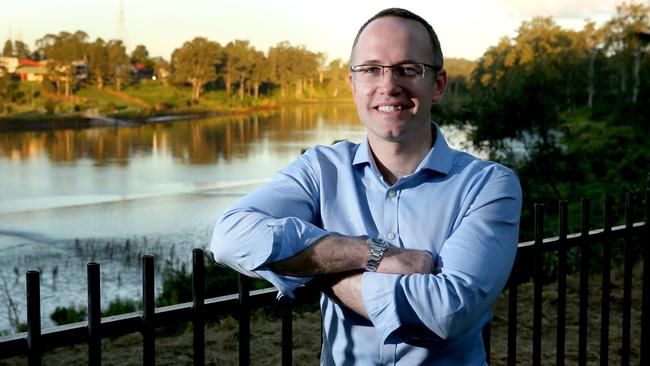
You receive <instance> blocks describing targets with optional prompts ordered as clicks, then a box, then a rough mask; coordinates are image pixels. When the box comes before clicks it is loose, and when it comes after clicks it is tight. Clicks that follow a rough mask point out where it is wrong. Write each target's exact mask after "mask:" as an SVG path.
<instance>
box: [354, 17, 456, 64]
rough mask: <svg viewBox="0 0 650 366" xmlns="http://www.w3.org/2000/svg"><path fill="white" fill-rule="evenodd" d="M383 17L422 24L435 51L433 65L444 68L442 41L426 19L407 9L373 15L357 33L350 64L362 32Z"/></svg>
mask: <svg viewBox="0 0 650 366" xmlns="http://www.w3.org/2000/svg"><path fill="white" fill-rule="evenodd" d="M383 17H398V18H404V19H411V20H415V21H416V22H418V23H420V24H422V25H423V26H424V28H425V29H426V30H427V33H429V38H430V39H431V47H432V49H433V60H432V65H434V66H437V67H440V68H442V67H443V66H444V59H443V57H442V49H441V48H440V41H439V40H438V36H437V35H436V32H435V31H434V30H433V27H432V26H431V24H429V23H428V22H427V21H426V20H424V18H422V17H421V16H419V15H417V14H415V13H413V12H411V11H408V10H406V9H401V8H389V9H384V10H382V11H380V12H379V13H377V14H375V15H373V17H372V18H370V19H368V20H367V21H366V22H365V23H363V25H362V26H361V28H359V32H357V36H356V37H354V43H353V44H352V52H351V53H350V63H352V58H353V57H354V49H355V47H356V46H357V42H358V41H359V37H360V36H361V32H363V30H364V29H366V27H367V26H368V24H370V23H372V22H373V21H374V20H377V19H379V18H383Z"/></svg>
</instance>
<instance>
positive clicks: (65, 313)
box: [50, 306, 86, 325]
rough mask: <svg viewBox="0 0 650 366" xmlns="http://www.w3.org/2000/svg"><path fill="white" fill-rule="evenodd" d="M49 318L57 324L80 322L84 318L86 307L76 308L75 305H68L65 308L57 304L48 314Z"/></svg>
mask: <svg viewBox="0 0 650 366" xmlns="http://www.w3.org/2000/svg"><path fill="white" fill-rule="evenodd" d="M50 319H52V320H53V321H54V322H55V323H56V324H57V325H63V324H70V323H76V322H81V321H84V320H86V309H82V308H78V309H77V308H76V307H75V306H69V307H67V308H66V307H62V306H57V307H56V309H54V311H53V312H52V314H50Z"/></svg>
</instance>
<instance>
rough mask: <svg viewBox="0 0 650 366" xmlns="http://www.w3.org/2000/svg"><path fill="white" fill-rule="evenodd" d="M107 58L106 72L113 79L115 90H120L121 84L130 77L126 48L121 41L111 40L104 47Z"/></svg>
mask: <svg viewBox="0 0 650 366" xmlns="http://www.w3.org/2000/svg"><path fill="white" fill-rule="evenodd" d="M106 54H107V56H108V72H109V75H110V76H111V77H112V78H113V82H114V83H115V89H116V90H117V91H118V92H119V91H121V90H122V83H123V82H125V81H127V80H128V79H129V77H130V75H131V64H130V62H129V57H128V56H127V55H126V47H125V46H124V44H123V43H122V41H121V40H118V39H113V40H110V41H108V44H107V45H106Z"/></svg>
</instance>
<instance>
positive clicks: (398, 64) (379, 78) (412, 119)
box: [349, 9, 447, 145]
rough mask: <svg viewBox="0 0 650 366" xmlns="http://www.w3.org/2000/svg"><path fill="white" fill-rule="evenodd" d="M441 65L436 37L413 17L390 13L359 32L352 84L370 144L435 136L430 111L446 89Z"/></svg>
mask: <svg viewBox="0 0 650 366" xmlns="http://www.w3.org/2000/svg"><path fill="white" fill-rule="evenodd" d="M432 34H433V37H432V36H431V35H432ZM432 45H433V46H432ZM436 45H438V46H436ZM436 49H437V50H438V51H436ZM441 66H442V52H440V46H439V42H438V40H437V37H435V33H433V30H432V29H431V26H430V25H429V24H428V23H426V21H424V20H423V19H422V18H420V17H419V16H417V15H415V14H413V13H411V12H408V11H406V10H402V9H388V10H385V11H382V12H380V13H378V14H377V15H375V16H374V17H372V18H371V19H370V20H369V21H368V22H366V23H365V24H364V25H363V26H362V27H361V29H360V31H359V34H358V35H357V37H356V39H355V44H354V47H353V52H352V59H351V69H350V75H349V81H350V85H351V87H352V95H353V96H354V101H355V104H356V105H357V113H358V115H359V119H360V120H361V122H362V123H363V124H364V125H365V126H366V128H367V129H368V139H369V141H370V142H371V144H373V143H375V142H379V141H386V142H396V143H400V144H406V145H409V144H412V143H413V144H422V143H426V141H422V140H421V138H422V136H431V133H430V131H431V106H432V105H433V104H437V103H440V101H441V100H442V97H443V95H444V92H445V88H446V85H447V75H446V72H445V70H444V69H441ZM429 141H430V140H429Z"/></svg>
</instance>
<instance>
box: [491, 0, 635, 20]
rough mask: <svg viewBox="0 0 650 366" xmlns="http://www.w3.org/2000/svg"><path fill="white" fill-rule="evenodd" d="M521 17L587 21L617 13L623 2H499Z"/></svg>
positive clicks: (556, 0) (593, 0)
mask: <svg viewBox="0 0 650 366" xmlns="http://www.w3.org/2000/svg"><path fill="white" fill-rule="evenodd" d="M498 2H500V3H501V4H503V5H505V6H506V7H508V8H510V9H511V10H512V11H513V12H515V13H517V15H520V16H551V17H554V18H558V19H586V18H595V17H598V16H602V15H604V14H613V13H615V12H616V5H618V4H620V3H622V2H623V1H622V0H546V1H543V0H532V1H531V0H528V1H527V0H498Z"/></svg>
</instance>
